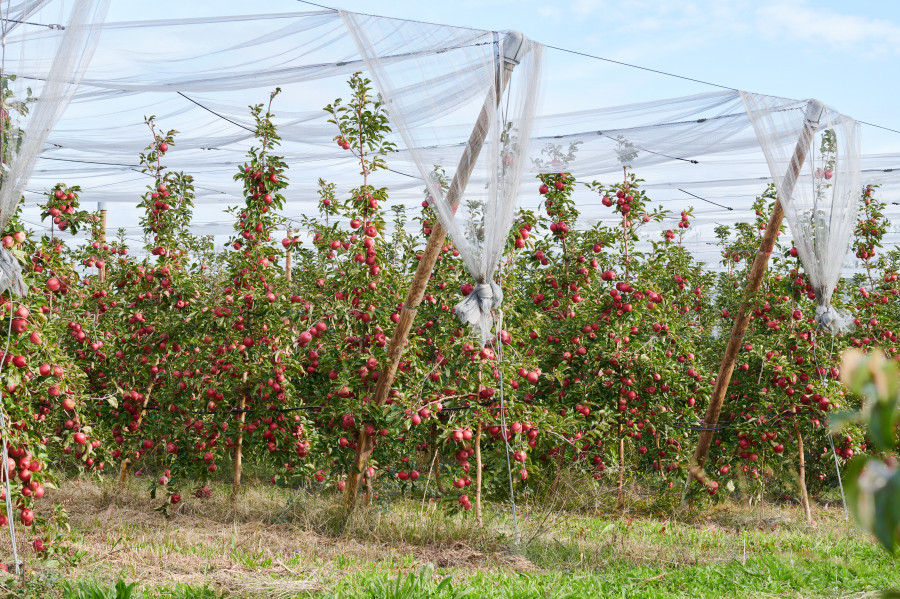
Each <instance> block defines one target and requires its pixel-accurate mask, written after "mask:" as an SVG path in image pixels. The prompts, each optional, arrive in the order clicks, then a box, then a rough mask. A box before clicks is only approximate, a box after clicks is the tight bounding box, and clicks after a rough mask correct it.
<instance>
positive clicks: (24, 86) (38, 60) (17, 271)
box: [0, 0, 109, 295]
mask: <svg viewBox="0 0 900 599" xmlns="http://www.w3.org/2000/svg"><path fill="white" fill-rule="evenodd" d="M108 7H109V0H73V1H57V2H51V1H50V0H24V1H21V2H16V3H13V2H11V1H10V0H6V1H5V2H0V19H2V21H0V28H2V31H0V36H2V37H0V44H2V51H0V52H2V54H0V82H2V93H3V107H2V115H0V119H2V124H0V129H2V135H0V156H2V166H0V230H2V229H3V228H4V227H6V224H7V223H8V222H9V220H10V219H11V218H12V216H13V214H14V213H15V211H16V208H17V206H18V204H19V201H20V199H21V197H22V192H23V191H24V189H25V184H26V183H27V182H28V180H29V177H30V176H31V171H32V169H33V168H34V165H35V163H36V162H37V159H38V156H39V155H40V154H41V152H42V151H43V150H44V142H46V140H47V136H48V135H49V133H50V130H51V129H52V128H53V125H54V124H55V123H56V121H57V119H58V118H59V116H60V115H61V114H62V112H63V111H64V110H65V108H66V105H67V104H68V103H69V100H70V99H71V98H72V95H73V94H74V93H75V89H76V88H77V86H78V81H79V80H80V79H81V76H82V75H83V74H84V71H85V69H86V68H87V65H88V63H89V62H90V60H91V56H92V55H93V53H94V49H95V47H96V42H97V37H98V34H99V32H100V24H101V23H102V22H103V19H104V17H105V15H106V11H107V9H108ZM6 289H11V290H12V291H13V292H15V293H16V294H17V295H24V294H25V292H26V288H25V284H24V282H23V281H22V275H21V268H20V266H19V263H18V261H17V260H16V259H15V257H14V256H13V255H12V254H10V253H9V252H8V251H7V250H5V249H3V250H0V293H2V292H3V291H5V290H6Z"/></svg>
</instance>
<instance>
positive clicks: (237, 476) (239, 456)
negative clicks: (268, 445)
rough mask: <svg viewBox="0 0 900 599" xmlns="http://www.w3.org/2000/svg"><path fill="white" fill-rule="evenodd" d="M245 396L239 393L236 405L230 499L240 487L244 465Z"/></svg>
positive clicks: (234, 496)
mask: <svg viewBox="0 0 900 599" xmlns="http://www.w3.org/2000/svg"><path fill="white" fill-rule="evenodd" d="M246 409H247V396H246V395H241V403H240V404H239V406H238V410H240V412H239V413H238V434H237V440H235V442H234V479H233V480H232V483H231V500H232V501H234V500H235V499H237V494H238V491H239V490H240V488H241V472H242V470H243V465H244V455H243V453H244V421H245V420H246V418H247V412H245V411H244V410H246Z"/></svg>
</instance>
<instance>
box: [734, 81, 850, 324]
mask: <svg viewBox="0 0 900 599" xmlns="http://www.w3.org/2000/svg"><path fill="white" fill-rule="evenodd" d="M743 98H744V101H745V103H746V105H747V113H748V115H749V116H750V119H751V121H752V122H753V128H754V129H755V131H756V134H757V136H758V138H759V141H760V145H761V146H762V150H763V153H764V154H765V156H766V161H767V162H768V164H769V169H770V170H771V172H772V177H773V179H774V181H775V187H776V188H777V189H778V197H779V199H780V202H781V205H782V207H783V208H784V212H785V217H786V218H787V221H788V223H789V224H790V228H791V233H792V234H793V238H794V244H795V246H796V248H797V252H798V253H799V255H800V261H801V262H802V263H803V268H804V270H805V271H806V273H807V275H808V276H809V278H810V282H811V284H812V286H813V290H814V291H815V294H816V300H817V301H818V307H817V309H816V320H817V321H818V322H819V323H820V324H821V325H822V326H823V327H825V328H828V329H831V330H833V331H840V330H845V329H847V328H849V326H850V324H851V322H852V318H851V317H850V316H849V315H845V314H840V313H839V312H838V311H837V310H836V309H835V308H833V307H832V306H831V297H832V294H833V292H834V288H835V285H837V282H838V279H839V278H840V274H841V267H842V266H843V263H844V256H845V255H846V253H847V249H848V247H849V244H850V239H851V237H852V234H853V230H854V228H855V227H856V214H857V207H858V205H859V193H860V169H859V153H860V131H859V123H857V122H856V121H854V120H853V119H850V118H848V117H845V116H843V115H841V114H840V113H838V112H836V111H834V110H831V109H829V108H827V107H825V106H824V105H822V104H821V103H820V102H818V101H811V102H808V103H806V105H805V106H803V105H800V106H798V105H797V103H793V104H789V103H786V102H784V101H783V100H779V99H777V98H771V97H768V96H761V95H758V94H750V93H744V94H743Z"/></svg>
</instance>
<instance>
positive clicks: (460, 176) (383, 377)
mask: <svg viewBox="0 0 900 599" xmlns="http://www.w3.org/2000/svg"><path fill="white" fill-rule="evenodd" d="M514 34H515V32H511V33H509V34H507V37H506V38H504V44H502V46H503V59H502V63H503V64H502V68H500V73H499V77H498V81H497V83H496V84H495V85H496V88H495V89H494V90H492V92H491V93H490V94H488V97H487V98H486V99H485V103H484V105H483V106H482V108H481V113H480V114H479V115H478V119H477V120H476V122H475V127H474V128H473V129H472V133H471V135H470V136H469V141H468V143H467V144H466V149H465V151H464V152H463V155H462V158H460V160H459V165H458V166H457V168H456V174H455V175H454V176H453V180H452V181H451V182H450V188H449V189H448V190H447V195H446V202H447V204H448V205H449V206H450V208H451V209H452V210H454V211H455V210H456V207H457V206H459V200H460V197H461V196H462V193H463V191H464V190H465V188H466V184H468V182H469V177H470V176H471V175H472V170H473V169H474V168H475V163H476V162H477V160H478V156H479V154H481V148H482V147H483V146H484V140H485V138H486V137H487V133H488V130H489V129H490V126H491V118H492V114H493V113H494V112H495V111H496V110H497V106H498V105H499V103H500V98H501V96H502V95H503V91H504V90H505V89H506V85H507V84H508V83H509V79H510V77H511V76H512V70H513V68H515V66H516V64H517V62H518V60H517V58H518V53H519V52H520V51H521V50H522V48H523V46H524V43H523V39H522V38H521V37H519V38H516V40H513V43H511V44H509V45H508V46H507V44H506V39H508V38H510V36H512V35H514ZM516 35H518V36H521V34H516ZM516 41H518V42H520V43H519V44H516V43H515V42H516ZM446 236H447V231H446V229H444V227H443V225H442V224H441V223H440V222H437V223H435V226H434V227H433V228H432V229H431V235H430V236H429V237H428V244H427V245H426V246H425V251H424V252H423V253H422V256H421V258H420V259H419V265H418V267H417V268H416V274H415V276H414V277H413V281H412V284H411V285H410V287H409V291H408V292H407V294H406V301H404V302H403V309H402V310H401V311H400V320H399V321H397V326H396V327H395V328H394V334H393V335H392V336H391V342H390V344H389V345H388V363H387V366H386V368H385V369H384V370H383V371H382V372H381V374H380V375H379V377H378V383H377V384H376V386H375V395H374V403H375V405H376V406H381V405H383V404H384V402H385V401H387V398H388V394H389V393H390V390H391V385H392V384H393V382H394V376H395V375H396V374H397V366H398V365H399V364H400V358H401V356H402V355H403V350H404V349H405V346H406V342H407V339H408V338H409V332H410V330H412V324H413V320H414V319H415V317H416V311H417V310H418V307H419V304H420V303H422V296H424V295H425V288H426V287H427V286H428V281H429V279H430V278H431V271H432V270H433V269H434V265H435V264H436V263H437V259H438V257H439V256H440V254H441V247H443V245H444V238H445V237H446ZM371 453H372V440H371V439H369V436H368V435H367V434H366V432H365V426H362V427H361V428H360V433H359V438H358V440H357V442H356V456H355V458H354V460H353V466H352V467H351V470H350V473H349V476H348V477H347V489H346V491H345V493H344V504H345V505H346V507H347V509H348V510H352V509H353V506H354V503H355V502H356V493H357V490H358V489H359V478H360V475H361V474H362V471H363V469H364V468H365V467H366V464H367V463H368V460H369V455H370V454H371Z"/></svg>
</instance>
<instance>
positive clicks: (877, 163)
mask: <svg viewBox="0 0 900 599" xmlns="http://www.w3.org/2000/svg"><path fill="white" fill-rule="evenodd" d="M57 4H58V0H57V1H56V2H54V3H53V5H54V6H55V5H57ZM234 6H236V5H224V4H222V5H219V4H216V5H215V7H213V6H212V5H211V4H210V3H194V2H192V3H185V2H181V3H176V2H174V0H157V2H155V3H154V5H153V7H154V11H156V12H159V13H160V14H172V15H174V16H177V17H179V18H166V19H149V20H140V21H135V20H126V19H131V17H130V15H131V11H132V9H131V8H130V7H131V3H114V4H113V6H112V8H111V12H110V19H111V20H110V21H109V22H107V23H104V24H103V26H102V34H101V36H100V41H99V45H98V47H97V51H96V53H95V55H94V59H93V61H92V62H91V65H90V67H89V68H88V70H87V72H86V73H85V75H84V77H83V79H82V81H81V85H80V86H79V88H78V91H77V93H76V94H75V97H74V98H73V100H72V102H71V104H70V106H69V108H68V109H67V110H66V113H65V114H64V115H63V116H62V117H61V118H60V120H59V123H58V125H57V127H55V128H54V130H53V131H52V132H51V134H50V136H49V137H48V138H47V143H46V144H45V148H44V152H43V153H42V154H41V156H40V159H39V160H38V163H37V166H36V167H35V169H34V171H33V172H32V177H31V180H30V181H29V184H28V186H27V187H26V190H25V195H26V200H27V201H26V203H25V207H24V209H23V219H24V220H25V222H26V223H28V224H29V226H32V227H33V228H35V229H37V230H40V228H41V227H42V226H45V225H41V223H40V217H39V212H40V211H39V209H38V208H37V206H36V204H37V202H39V201H41V200H42V195H41V194H43V193H45V192H46V190H47V189H48V188H50V187H52V186H53V185H54V184H56V183H58V182H66V183H68V184H71V185H76V184H77V185H81V187H82V195H81V201H82V203H83V204H87V203H89V202H94V201H98V202H107V203H108V206H109V213H108V217H109V224H108V226H109V232H108V234H110V235H114V234H115V231H116V229H118V228H119V227H122V228H124V229H125V234H126V242H127V243H128V244H129V245H130V247H131V248H132V251H135V250H137V253H138V254H140V246H142V245H143V239H142V230H141V228H140V226H139V224H138V222H137V218H136V214H137V213H136V211H135V210H134V206H135V205H136V204H137V203H138V202H139V201H140V197H141V194H142V193H143V192H144V191H146V185H147V184H148V180H147V176H146V175H144V174H141V173H140V172H138V171H139V165H138V160H137V155H138V153H139V152H140V151H141V149H142V148H144V147H145V146H147V144H148V143H149V142H150V140H151V138H150V133H149V131H148V129H147V127H146V126H145V125H144V123H143V119H144V116H145V115H151V114H153V115H156V116H157V122H158V124H159V126H160V127H163V128H165V129H176V130H178V131H179V132H180V133H179V134H178V135H177V136H176V143H175V145H174V146H172V147H171V149H170V150H169V152H168V153H167V154H166V160H165V164H166V166H168V167H169V168H171V169H173V170H175V171H181V170H183V171H184V172H185V173H186V174H189V175H192V176H194V181H195V185H196V193H197V198H196V210H195V213H194V214H195V215H194V221H193V223H192V227H191V228H192V231H193V232H194V233H195V234H201V235H214V236H216V241H217V243H218V244H222V245H224V243H225V241H226V240H227V238H228V236H229V235H230V234H231V232H232V224H231V216H230V215H228V214H227V213H225V212H224V208H226V207H227V206H233V205H239V204H241V203H242V202H243V195H242V189H241V187H240V185H239V184H238V183H236V182H235V181H234V180H233V175H234V172H235V168H236V165H238V164H241V163H242V162H243V161H244V160H245V158H246V152H247V150H248V148H249V147H250V146H251V145H252V143H253V140H252V130H253V120H252V118H251V117H250V115H249V111H248V109H247V106H248V105H249V104H257V103H260V102H264V101H265V100H266V98H267V97H268V94H269V92H270V91H271V90H272V89H273V88H274V87H275V86H280V87H281V88H282V89H283V93H282V94H280V95H279V96H278V98H277V99H276V101H275V105H274V107H273V110H274V112H275V115H276V117H275V123H276V125H277V126H278V128H279V133H280V134H281V135H282V137H283V140H284V143H283V145H282V146H281V148H280V150H279V151H280V152H282V153H283V155H284V156H285V158H286V160H287V162H288V164H289V166H290V172H289V177H290V179H291V183H292V184H291V186H290V188H289V190H288V194H287V204H286V208H285V211H284V214H285V216H286V217H288V218H292V219H297V220H298V222H299V219H300V217H301V215H309V214H315V213H316V211H317V205H318V196H317V193H316V185H315V181H316V180H317V179H318V178H319V177H322V178H324V179H326V180H328V181H332V182H335V183H337V184H338V193H339V194H342V195H343V194H344V193H346V192H347V191H349V190H350V189H351V188H352V187H354V186H355V185H357V183H358V178H359V165H358V163H356V162H355V161H354V159H353V157H352V156H351V154H350V152H345V151H343V150H341V149H340V148H338V147H337V146H336V145H335V144H334V142H333V141H332V138H333V137H334V135H335V133H336V131H335V129H334V126H333V125H331V124H329V123H328V122H327V120H328V118H329V117H328V115H327V114H326V113H325V112H324V111H323V110H322V107H323V106H325V105H326V104H328V103H329V102H332V101H333V100H334V98H337V97H346V91H347V87H346V80H347V77H348V76H349V75H350V74H351V73H354V72H356V71H365V70H366V68H367V65H366V63H365V61H364V60H363V59H362V57H361V56H360V53H359V51H358V50H357V47H356V44H355V43H354V40H353V38H352V36H351V35H350V34H349V33H348V31H347V27H346V26H345V24H344V22H343V20H342V18H341V14H340V13H339V12H337V11H331V10H322V11H312V12H287V11H291V10H294V8H293V7H294V6H296V5H295V4H294V3H293V2H288V1H287V0H280V3H279V0H272V2H271V3H267V4H266V7H270V6H271V7H275V8H274V9H273V10H277V9H278V8H280V7H285V9H286V10H285V11H284V12H279V13H273V14H254V15H242V14H229V13H228V10H229V9H231V10H241V9H240V8H236V9H235V8H233V7H234ZM117 10H118V12H116V11H117ZM212 13H214V14H212ZM65 18H66V15H60V16H59V20H55V19H49V20H41V21H39V22H43V23H59V22H63V21H64V20H65ZM357 18H358V19H364V18H366V17H362V16H358V17H357ZM385 21H390V22H391V23H392V26H393V27H395V28H396V29H397V31H398V32H401V33H402V35H401V34H398V35H397V37H395V38H392V39H390V38H389V39H383V40H380V43H381V46H380V47H379V50H378V52H377V54H378V58H379V62H381V63H382V64H384V63H389V65H388V66H389V67H390V68H401V67H402V68H408V69H409V70H410V71H412V70H413V69H414V66H413V65H415V64H417V61H419V60H420V59H421V58H427V57H428V55H435V56H440V55H441V54H444V53H448V52H451V50H452V49H451V48H449V47H448V45H449V46H454V45H457V46H459V45H463V46H465V45H469V44H475V43H485V44H486V46H485V47H484V48H482V47H481V46H476V47H475V50H478V49H486V48H487V47H492V46H493V43H494V40H493V34H491V33H490V32H486V31H482V30H477V29H462V28H452V27H441V26H434V27H432V28H429V29H428V32H429V35H430V36H431V37H429V38H425V37H414V36H415V35H416V33H415V32H421V31H424V30H425V29H423V26H422V25H421V24H419V23H415V22H409V21H403V20H389V19H385ZM29 31H30V32H31V33H32V34H33V36H34V37H35V39H38V40H47V44H50V45H55V44H56V41H54V40H55V39H56V36H59V35H60V32H59V31H56V30H51V29H48V28H46V27H44V28H39V27H31V28H30V29H29ZM411 38H412V39H413V40H414V42H415V43H413V44H412V45H410V39H411ZM42 43H43V42H42ZM467 51H468V49H465V48H457V49H456V50H453V51H452V53H453V54H454V55H456V56H461V55H463V54H464V53H465V52H467ZM417 52H418V53H417ZM544 58H545V63H546V67H545V68H544V72H545V73H546V75H545V79H546V80H547V85H546V88H545V90H544V91H543V93H542V96H543V97H544V103H543V106H544V107H545V110H544V111H543V112H542V113H541V114H538V115H537V117H536V118H535V124H534V128H533V131H532V134H531V139H530V146H529V149H528V152H527V156H526V157H525V164H524V165H523V166H524V168H525V169H527V171H526V172H525V174H524V176H523V177H522V179H521V183H520V195H519V200H520V205H521V206H522V207H523V208H526V209H530V210H534V209H537V207H538V204H539V202H540V201H541V199H542V198H541V196H540V195H539V194H538V193H537V188H538V186H539V183H538V182H537V181H536V180H535V179H534V178H533V177H534V174H535V173H536V172H540V171H557V170H559V169H558V167H559V166H560V165H562V166H564V167H565V169H566V170H569V171H570V172H571V173H572V174H573V175H574V176H575V177H576V178H577V179H578V180H579V181H580V182H589V181H591V180H593V179H600V180H601V181H603V182H604V183H610V182H613V181H617V180H619V179H620V177H621V172H622V171H621V166H622V161H625V162H626V163H628V164H631V165H632V166H633V167H634V170H635V173H636V174H637V176H638V177H640V178H642V179H644V180H645V182H644V183H643V186H644V188H645V189H647V190H648V191H649V192H650V195H651V197H652V198H653V202H654V205H656V206H661V207H663V208H666V209H669V210H671V211H672V215H671V217H670V218H669V219H668V220H666V221H664V222H663V223H660V224H658V225H657V224H656V223H651V225H648V226H647V227H646V228H645V229H644V230H643V233H642V239H646V238H652V239H656V238H658V236H659V234H660V232H661V230H662V229H670V228H672V227H674V226H675V222H676V221H677V220H678V214H679V212H680V211H681V210H682V209H684V208H685V207H687V206H693V207H694V215H695V218H694V219H693V221H692V223H691V227H690V229H688V230H687V231H686V233H685V239H684V243H685V244H686V245H687V246H689V247H690V248H691V251H692V253H693V254H694V256H695V258H696V259H698V260H700V261H703V262H705V263H707V264H708V265H709V266H710V267H711V268H724V267H721V266H719V261H720V260H721V257H722V256H721V248H720V247H719V246H717V244H716V242H715V235H714V231H713V230H714V228H715V227H716V226H717V225H719V224H725V225H731V224H733V223H734V222H735V221H747V220H750V219H753V218H754V214H753V209H752V203H753V199H754V198H755V196H757V195H759V193H760V192H762V191H763V190H764V189H765V185H766V183H767V182H768V181H770V180H771V178H770V175H769V169H768V167H767V164H766V160H765V157H764V156H763V153H762V152H761V151H760V149H759V143H758V142H757V140H756V136H755V134H754V133H753V128H752V126H751V124H750V120H749V118H748V116H747V112H746V110H745V108H744V105H743V102H742V100H741V97H740V94H739V93H738V92H736V91H717V92H713V93H701V94H695V95H690V96H686V97H678V98H667V99H659V98H654V92H655V89H656V86H655V84H656V83H658V81H659V79H658V76H657V75H652V74H646V73H642V72H639V71H635V70H631V69H627V68H623V67H620V66H615V65H609V64H605V63H601V62H599V61H596V60H592V59H589V58H584V57H579V56H574V55H571V54H568V53H562V52H559V51H557V50H553V49H550V48H547V49H545V50H544ZM472 64H475V63H472ZM478 64H480V63H478ZM404 65H406V66H404ZM39 66H40V65H31V64H25V65H21V67H19V66H17V67H16V68H17V69H20V70H19V72H21V73H22V74H23V75H28V76H32V77H34V79H37V80H39V79H40V78H41V77H42V75H41V74H40V72H39V69H37V67H39ZM32 67H34V70H37V71H38V72H34V73H32V72H30V71H31V70H32ZM466 68H467V67H466ZM476 68H481V67H476ZM460 70H462V68H461V69H460ZM514 72H515V73H516V75H515V77H518V76H520V72H521V68H520V67H516V69H515V71H514ZM457 75H460V76H459V77H458V76H457ZM369 76H370V77H371V75H369ZM447 77H448V79H447V80H446V81H445V83H446V85H443V86H442V87H441V92H442V93H441V95H439V96H438V95H434V94H432V95H425V94H417V95H416V96H415V97H416V98H418V100H414V101H415V102H418V104H417V105H416V106H409V110H408V111H407V112H408V113H411V114H413V115H414V117H413V118H414V119H415V120H414V121H412V122H410V123H409V124H408V126H409V127H411V128H412V127H416V128H417V127H419V126H422V127H424V128H425V129H423V131H438V132H439V135H440V136H439V137H436V138H435V139H431V140H427V139H426V140H423V142H424V144H423V145H420V146H419V147H418V148H416V149H415V154H416V156H415V157H414V156H413V155H412V154H413V152H411V151H409V150H406V149H405V148H404V149H402V150H401V151H400V152H398V153H396V154H392V155H390V156H388V157H387V162H388V166H389V167H390V168H391V169H393V170H392V171H381V172H379V173H378V174H377V180H376V181H375V184H376V185H378V186H385V187H388V188H389V189H390V193H391V195H390V197H391V203H396V204H402V205H405V206H407V207H409V208H410V210H415V209H417V208H418V206H419V204H420V202H421V201H422V199H423V194H422V189H423V187H425V184H424V181H423V179H422V175H421V173H420V172H419V167H418V164H417V161H418V162H420V163H422V164H425V165H430V164H440V165H442V166H444V167H445V168H446V169H448V175H449V174H451V173H450V171H451V170H452V169H454V168H456V165H457V164H458V159H459V156H460V154H461V151H462V149H461V144H463V143H464V142H465V141H466V140H467V139H468V136H469V134H470V133H471V131H472V126H473V116H474V114H475V113H476V112H477V110H478V109H480V106H481V105H482V104H483V102H484V97H481V98H477V97H476V96H477V94H476V93H475V91H474V90H473V89H472V88H471V85H472V82H473V81H475V82H477V80H478V79H477V77H476V78H474V79H473V77H472V75H471V74H470V73H468V71H466V72H462V73H459V74H457V73H455V72H454V73H447ZM515 77H514V79H515ZM418 80H425V81H426V83H427V84H428V85H432V84H438V83H439V82H430V83H429V82H428V77H427V76H422V77H419V79H418ZM592 81H602V82H603V86H602V92H600V93H588V92H587V91H586V90H584V89H582V88H583V86H585V85H587V86H588V89H596V86H595V87H594V88H591V87H590V83H591V82H592ZM676 89H678V91H677V92H675V93H681V94H689V93H691V92H692V91H695V90H696V89H697V88H696V86H689V85H687V84H680V87H677V88H676ZM423 135H424V133H423ZM441 140H449V141H447V142H446V143H443V142H441ZM392 141H395V142H398V143H399V145H400V146H401V147H403V146H404V144H403V140H402V139H400V138H399V135H398V136H395V137H394V139H393V140H392ZM571 145H575V150H576V151H575V152H574V154H573V155H572V156H568V150H569V148H570V146H571ZM623 150H624V151H623ZM542 152H543V153H542ZM554 157H556V158H557V159H559V161H558V162H557V163H555V164H554V162H553V160H554ZM536 161H541V162H536ZM898 167H900V154H898V153H892V154H885V155H878V156H875V155H873V156H870V157H867V158H866V159H865V160H864V161H863V168H864V169H866V173H865V174H866V176H865V182H866V183H875V184H880V185H881V188H880V189H879V191H878V197H879V199H881V200H886V201H887V202H888V209H887V211H886V214H887V216H888V218H890V219H891V220H892V221H895V222H896V221H900V218H898V216H900V208H898V207H896V206H894V205H893V204H892V201H897V202H898V206H900V168H898ZM488 181H489V177H488V172H487V170H486V169H483V168H476V169H475V171H474V172H473V173H472V177H471V179H470V180H469V184H468V186H467V190H468V192H470V193H471V192H474V191H475V190H478V189H481V190H483V189H484V187H485V185H487V184H488ZM696 196H699V198H698V197H696ZM573 199H574V200H575V202H576V203H577V205H578V209H579V210H580V211H581V217H580V218H579V221H578V222H577V223H575V226H576V227H581V228H583V227H588V226H593V225H594V224H595V223H597V222H598V221H599V222H602V223H604V224H608V225H612V224H614V220H615V215H614V213H613V212H612V211H611V210H610V209H608V208H606V207H604V206H602V205H601V204H600V197H599V196H598V195H597V194H596V193H593V192H591V191H589V190H587V189H586V188H584V187H582V186H576V188H575V191H574V195H573ZM412 223H413V221H410V227H413V226H414V224H412ZM295 228H296V225H295ZM79 235H83V233H80V234H79ZM897 241H900V225H897V226H895V229H892V230H890V231H888V235H887V237H886V238H885V244H886V245H891V244H893V243H895V242H897ZM218 247H221V245H219V246H218ZM849 259H850V261H849V262H848V263H847V266H848V267H850V268H856V269H857V270H858V268H859V266H860V265H859V263H858V261H857V260H856V259H855V258H853V257H852V255H851V256H850V257H849Z"/></svg>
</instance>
